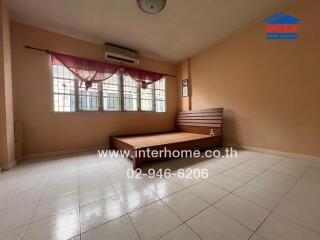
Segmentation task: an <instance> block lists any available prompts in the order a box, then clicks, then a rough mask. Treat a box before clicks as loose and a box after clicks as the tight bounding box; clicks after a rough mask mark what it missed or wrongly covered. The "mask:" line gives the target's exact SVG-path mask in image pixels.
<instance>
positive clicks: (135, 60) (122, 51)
mask: <svg viewBox="0 0 320 240" xmlns="http://www.w3.org/2000/svg"><path fill="white" fill-rule="evenodd" d="M104 56H105V59H107V60H109V61H113V62H118V63H119V62H120V63H125V64H132V65H138V64H139V53H138V52H137V51H135V50H133V49H129V48H125V47H121V46H118V45H115V44H110V43H106V44H105V46H104Z"/></svg>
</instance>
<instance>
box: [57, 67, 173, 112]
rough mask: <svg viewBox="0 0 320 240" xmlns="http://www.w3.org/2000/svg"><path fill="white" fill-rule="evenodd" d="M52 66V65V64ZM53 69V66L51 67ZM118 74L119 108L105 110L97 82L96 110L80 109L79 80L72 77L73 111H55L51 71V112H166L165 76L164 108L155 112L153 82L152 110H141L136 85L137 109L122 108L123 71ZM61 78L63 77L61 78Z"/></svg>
mask: <svg viewBox="0 0 320 240" xmlns="http://www.w3.org/2000/svg"><path fill="white" fill-rule="evenodd" d="M52 66H53V65H52ZM52 69H53V68H52ZM117 74H118V76H119V94H120V98H119V101H120V106H119V110H107V109H106V110H105V109H104V106H103V104H104V101H103V85H102V83H98V89H99V91H98V104H99V106H98V110H81V109H80V106H79V104H80V103H79V101H80V100H79V98H80V96H79V80H78V79H77V78H75V79H74V88H75V89H74V92H75V94H74V95H75V103H74V104H75V108H74V109H75V111H55V109H54V94H55V93H54V78H56V76H54V73H53V71H52V76H51V79H52V89H51V94H52V112H54V113H79V112H80V113H81V112H88V113H89V112H90V113H97V112H103V113H110V112H154V113H166V111H167V101H166V98H167V97H166V78H164V79H163V80H164V90H163V91H164V108H165V111H163V112H156V101H157V100H156V96H155V83H153V84H152V110H142V109H141V87H139V86H138V87H137V110H125V109H124V101H125V98H124V84H123V81H124V79H123V76H124V75H123V73H117ZM62 79H63V78H62ZM83 84H84V83H83Z"/></svg>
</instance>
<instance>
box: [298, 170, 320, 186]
mask: <svg viewBox="0 0 320 240" xmlns="http://www.w3.org/2000/svg"><path fill="white" fill-rule="evenodd" d="M301 180H302V181H310V182H316V183H320V169H319V168H310V169H308V170H307V171H306V172H305V174H304V175H303V177H302V178H301Z"/></svg>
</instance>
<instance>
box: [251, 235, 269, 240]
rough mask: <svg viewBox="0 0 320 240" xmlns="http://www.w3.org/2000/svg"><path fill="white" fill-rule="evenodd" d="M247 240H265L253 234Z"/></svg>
mask: <svg viewBox="0 0 320 240" xmlns="http://www.w3.org/2000/svg"><path fill="white" fill-rule="evenodd" d="M249 240H265V239H264V238H262V237H260V236H259V235H258V234H253V235H252V236H251V238H250V239H249Z"/></svg>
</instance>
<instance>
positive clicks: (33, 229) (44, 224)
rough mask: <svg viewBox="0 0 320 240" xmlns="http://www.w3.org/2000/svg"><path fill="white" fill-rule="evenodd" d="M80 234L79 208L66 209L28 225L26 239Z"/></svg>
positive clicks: (36, 239)
mask: <svg viewBox="0 0 320 240" xmlns="http://www.w3.org/2000/svg"><path fill="white" fill-rule="evenodd" d="M78 234H79V213H78V210H77V209H76V210H71V211H65V212H63V213H61V214H58V215H56V216H53V217H50V218H46V219H42V220H41V221H37V222H34V223H32V224H30V225H29V226H28V227H27V230H26V233H25V235H24V238H23V239H24V240H44V239H50V240H51V239H52V240H53V239H55V240H60V239H70V238H72V237H74V236H77V235H78Z"/></svg>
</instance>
